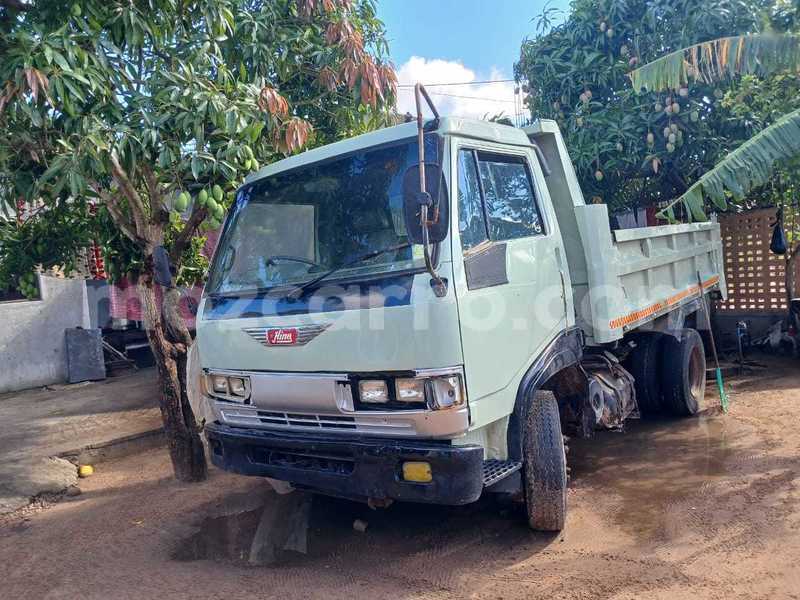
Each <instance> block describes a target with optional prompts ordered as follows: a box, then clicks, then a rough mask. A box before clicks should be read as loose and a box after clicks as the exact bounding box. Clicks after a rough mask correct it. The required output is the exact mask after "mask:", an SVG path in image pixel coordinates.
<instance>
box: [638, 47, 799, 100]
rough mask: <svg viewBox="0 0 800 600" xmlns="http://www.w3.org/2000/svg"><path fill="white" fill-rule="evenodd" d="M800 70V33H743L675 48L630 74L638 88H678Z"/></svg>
mask: <svg viewBox="0 0 800 600" xmlns="http://www.w3.org/2000/svg"><path fill="white" fill-rule="evenodd" d="M784 70H785V71H794V72H798V71H800V36H798V35H789V34H785V35H776V34H761V35H740V36H734V37H724V38H719V39H715V40H711V41H708V42H702V43H700V44H695V45H693V46H689V47H687V48H683V49H681V50H676V51H675V52H672V53H670V54H667V55H666V56H663V57H661V58H659V59H657V60H654V61H652V62H650V63H648V64H646V65H644V66H642V67H639V68H638V69H635V70H634V71H632V72H631V73H629V74H628V76H629V77H630V80H631V84H632V85H633V89H634V90H636V91H639V90H645V91H648V92H658V91H663V90H675V89H678V88H679V87H681V86H684V85H689V84H690V83H696V82H698V81H700V82H703V83H706V84H710V83H714V82H717V81H721V80H722V79H725V78H730V77H734V76H737V75H757V76H759V77H765V76H767V75H772V74H774V73H777V72H779V71H784Z"/></svg>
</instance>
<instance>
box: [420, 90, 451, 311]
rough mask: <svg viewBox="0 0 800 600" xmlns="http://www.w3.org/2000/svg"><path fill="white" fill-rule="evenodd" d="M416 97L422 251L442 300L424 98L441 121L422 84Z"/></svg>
mask: <svg viewBox="0 0 800 600" xmlns="http://www.w3.org/2000/svg"><path fill="white" fill-rule="evenodd" d="M414 97H415V99H416V103H417V146H418V150H419V189H420V200H426V201H425V202H420V207H419V208H420V210H419V220H420V226H421V228H422V249H423V252H424V254H425V268H426V269H427V270H428V273H430V276H431V287H432V288H433V293H434V294H436V297H437V298H442V297H444V295H445V294H447V282H446V281H445V280H444V279H442V278H441V277H439V274H438V273H437V272H436V269H435V268H434V266H433V258H432V257H431V245H430V237H429V236H430V231H429V229H428V227H429V226H430V225H431V224H432V223H436V221H437V220H438V219H439V205H438V202H437V203H436V204H435V205H434V206H435V208H434V214H433V220H432V221H430V220H428V206H429V201H430V195H429V194H428V192H427V191H426V189H425V123H424V122H423V120H422V97H424V98H425V101H426V102H427V103H428V107H429V108H430V109H431V112H432V113H433V114H434V116H435V117H436V118H437V119H439V111H437V110H436V107H435V106H434V105H433V101H432V100H431V97H430V96H429V95H428V92H427V90H425V88H424V87H423V85H422V84H421V83H417V84H416V85H415V86H414Z"/></svg>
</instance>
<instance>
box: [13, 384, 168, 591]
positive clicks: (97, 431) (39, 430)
mask: <svg viewBox="0 0 800 600" xmlns="http://www.w3.org/2000/svg"><path fill="white" fill-rule="evenodd" d="M160 428H161V412H160V410H159V408H158V389H157V384H156V377H155V370H154V369H142V370H140V371H137V372H132V373H128V374H126V375H124V376H120V377H113V378H109V379H106V380H104V381H99V382H85V383H79V384H73V385H53V386H46V387H43V388H36V389H31V390H24V391H21V392H12V393H5V394H0V515H2V514H4V513H6V512H10V511H13V510H16V509H18V508H19V507H22V506H25V505H26V504H28V502H29V500H30V497H31V496H34V495H37V494H39V493H41V492H52V491H59V490H63V489H64V488H66V487H68V486H69V485H71V484H72V483H74V480H75V469H74V468H73V467H72V465H70V464H69V463H68V462H67V461H64V460H60V459H56V458H51V457H55V456H60V455H61V454H62V453H64V452H70V451H76V450H81V449H83V448H86V447H89V446H93V445H102V444H105V443H109V442H111V441H112V440H119V439H124V438H127V437H130V436H136V435H140V434H142V433H145V432H151V431H153V430H157V429H160ZM0 595H2V594H1V593H0Z"/></svg>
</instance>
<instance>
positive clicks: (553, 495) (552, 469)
mask: <svg viewBox="0 0 800 600" xmlns="http://www.w3.org/2000/svg"><path fill="white" fill-rule="evenodd" d="M523 469H524V471H523V474H524V488H525V511H526V514H527V517H528V524H529V525H530V527H531V528H532V529H536V530H538V531H561V530H562V529H563V528H564V521H565V519H566V516H567V457H566V453H565V451H564V436H563V435H562V434H561V418H560V417H559V414H558V402H556V397H555V396H554V395H553V392H546V391H537V392H536V393H535V394H534V397H533V403H532V404H531V406H530V408H529V409H528V414H527V418H526V422H525V438H524V441H523Z"/></svg>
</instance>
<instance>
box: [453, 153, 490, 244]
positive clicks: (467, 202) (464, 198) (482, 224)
mask: <svg viewBox="0 0 800 600" xmlns="http://www.w3.org/2000/svg"><path fill="white" fill-rule="evenodd" d="M458 231H459V232H460V234H461V248H462V249H463V250H468V249H470V248H472V247H473V246H477V245H478V244H480V243H481V242H483V241H484V240H485V239H486V220H485V219H484V213H483V202H482V201H481V190H480V182H479V181H478V169H477V166H476V164H475V153H474V152H473V151H472V150H460V151H459V153H458Z"/></svg>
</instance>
